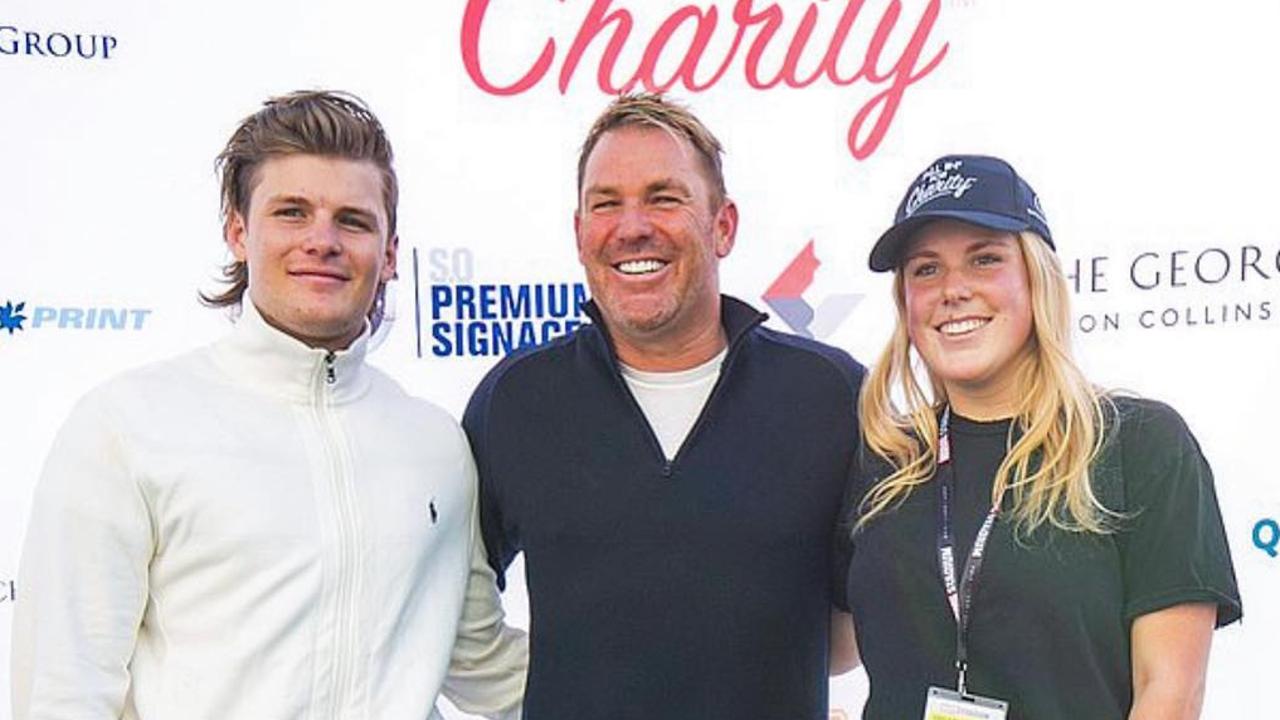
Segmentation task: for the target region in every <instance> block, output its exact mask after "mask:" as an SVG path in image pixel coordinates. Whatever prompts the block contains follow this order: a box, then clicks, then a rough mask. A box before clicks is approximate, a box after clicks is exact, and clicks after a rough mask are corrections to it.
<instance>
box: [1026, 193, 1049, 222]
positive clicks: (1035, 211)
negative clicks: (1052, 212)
mask: <svg viewBox="0 0 1280 720" xmlns="http://www.w3.org/2000/svg"><path fill="white" fill-rule="evenodd" d="M1027 213H1028V214H1030V215H1031V217H1034V218H1035V219H1037V220H1039V221H1040V222H1042V223H1044V224H1045V225H1048V224H1049V218H1047V217H1045V216H1044V208H1042V207H1040V196H1039V195H1032V196H1031V207H1029V208H1027Z"/></svg>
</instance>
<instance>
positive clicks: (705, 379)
mask: <svg viewBox="0 0 1280 720" xmlns="http://www.w3.org/2000/svg"><path fill="white" fill-rule="evenodd" d="M727 352H728V349H727V348H726V349H725V350H721V351H720V352H719V353H717V354H716V356H715V357H713V358H711V359H710V360H708V361H706V362H705V363H703V364H701V365H698V366H697V367H692V368H689V369H688V370H677V371H675V372H650V371H647V370H637V369H635V368H633V367H631V366H630V365H626V364H622V363H619V365H620V366H621V368H622V379H623V380H625V381H626V383H627V387H628V388H630V389H631V394H632V395H634V396H635V399H636V402H637V403H639V404H640V409H641V410H643V411H644V416H645V419H646V420H648V421H649V427H651V428H653V434H654V435H656V436H657V437H658V443H659V444H660V445H661V446H662V453H663V454H664V455H666V456H667V459H668V460H670V459H672V458H674V457H675V456H676V452H677V451H679V450H680V446H681V445H682V444H684V440H685V438H686V437H688V436H689V431H690V430H693V424H694V423H695V422H697V420H698V415H699V414H700V413H701V412H702V407H703V406H704V405H706V404H707V398H709V397H711V390H712V389H713V388H715V386H716V380H717V379H718V378H719V377H720V366H721V365H723V364H724V357H725V354H726V353H727Z"/></svg>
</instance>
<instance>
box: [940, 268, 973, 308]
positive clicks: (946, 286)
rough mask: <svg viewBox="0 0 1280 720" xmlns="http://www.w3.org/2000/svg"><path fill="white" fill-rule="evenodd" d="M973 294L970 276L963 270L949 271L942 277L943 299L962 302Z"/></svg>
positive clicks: (949, 302) (948, 301)
mask: <svg viewBox="0 0 1280 720" xmlns="http://www.w3.org/2000/svg"><path fill="white" fill-rule="evenodd" d="M972 296H973V289H972V288H971V287H970V284H969V278H968V277H967V276H966V275H965V273H963V272H948V273H946V274H944V275H943V278H942V300H943V301H944V302H946V303H948V304H954V303H960V302H964V301H965V300H968V299H969V298H971V297H972Z"/></svg>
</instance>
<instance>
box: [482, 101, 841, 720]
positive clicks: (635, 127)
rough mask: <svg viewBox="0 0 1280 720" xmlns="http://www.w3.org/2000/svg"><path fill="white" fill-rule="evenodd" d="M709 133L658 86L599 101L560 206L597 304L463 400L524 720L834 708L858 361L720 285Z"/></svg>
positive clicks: (723, 222)
mask: <svg viewBox="0 0 1280 720" xmlns="http://www.w3.org/2000/svg"><path fill="white" fill-rule="evenodd" d="M720 152H721V150H720V144H719V143H718V142H717V141H716V139H715V138H714V137H713V136H712V135H711V133H710V132H709V131H708V130H707V129H706V128H705V127H704V126H703V125H702V123H701V122H699V121H698V119H697V118H695V117H694V116H693V115H692V114H690V113H689V112H688V111H687V110H685V109H683V108H680V107H678V106H675V105H673V104H671V103H669V102H667V101H665V100H663V99H662V98H661V97H658V96H653V95H636V96H625V97H622V98H620V99H619V100H617V101H615V102H614V103H613V104H612V105H610V106H609V108H608V109H607V110H606V111H605V112H604V114H603V115H602V116H601V117H600V118H599V119H598V120H597V121H596V123H595V125H594V127H593V128H592V129H591V131H590V133H589V134H588V136H587V139H586V142H585V143H584V145H583V149H582V154H581V156H580V158H579V163H578V181H579V182H578V185H579V197H578V209H577V212H576V213H575V215H574V229H575V233H576V235H577V243H578V257H579V259H580V261H581V263H582V265H583V267H584V268H585V270H586V275H587V281H588V284H589V285H590V288H591V293H592V296H593V298H594V299H593V300H592V302H591V303H589V305H588V307H587V312H588V313H589V314H590V316H591V317H592V319H593V320H594V324H592V325H588V326H584V327H583V328H582V329H580V330H579V331H578V332H576V333H574V334H573V335H571V336H569V337H567V338H564V339H562V340H560V341H557V342H554V343H551V344H550V345H547V346H544V347H542V348H539V349H537V350H534V351H532V352H526V353H522V354H517V355H514V356H512V357H510V358H508V359H507V360H505V361H503V362H502V363H501V364H499V365H498V367H496V368H495V369H494V370H493V371H492V372H491V373H490V374H489V375H488V377H487V378H486V379H485V380H484V382H483V383H482V384H481V385H480V387H479V388H478V389H477V390H476V393H475V395H474V396H473V397H472V399H471V403H470V405H469V407H468V409H467V413H466V417H465V419H464V422H463V425H464V427H465V428H466V429H467V432H468V435H469V436H470V438H471V441H472V447H473V448H474V449H475V451H476V458H477V464H478V466H479V470H480V478H481V488H482V497H481V508H482V509H481V515H482V525H483V528H484V534H485V542H486V545H487V547H488V548H489V558H490V562H491V563H492V564H493V566H494V568H495V569H496V570H497V571H498V573H499V576H500V577H501V574H502V572H503V570H504V569H505V568H506V567H507V565H508V564H509V563H510V562H511V560H512V558H513V557H514V555H515V554H516V553H518V552H521V551H523V552H524V554H525V567H526V571H527V576H528V589H529V599H530V608H531V615H532V617H531V634H532V638H533V639H532V645H531V648H530V665H529V680H528V691H527V694H526V699H525V718H526V720H599V718H614V719H621V718H636V719H637V720H639V719H642V718H643V719H646V720H648V719H650V718H663V720H680V719H683V718H688V719H689V720H706V719H707V718H736V719H742V720H749V719H758V720H778V719H779V718H786V719H787V720H817V719H819V718H822V719H825V718H826V717H827V675H828V670H829V669H830V665H829V657H828V654H829V651H830V649H831V647H832V645H831V642H830V641H829V633H830V634H831V635H832V636H833V637H836V638H841V637H847V634H848V629H849V618H848V615H847V614H844V613H835V614H833V612H832V606H833V604H835V605H836V606H837V607H839V606H841V605H842V604H843V601H842V600H841V599H840V598H839V597H838V595H837V593H838V592H839V590H838V588H840V587H842V586H843V576H844V567H845V563H844V559H845V558H844V553H843V552H842V549H841V548H842V546H840V547H837V546H836V545H835V544H834V543H833V537H835V535H834V528H835V527H836V525H837V520H838V513H839V508H840V504H841V498H842V494H843V490H844V487H845V481H846V476H847V473H848V472H849V471H850V469H851V468H852V466H853V459H854V449H855V447H856V446H857V442H858V428H857V421H856V415H855V412H856V411H855V406H856V400H857V394H858V388H859V385H860V383H861V380H862V377H863V374H864V371H863V368H862V367H861V366H860V365H858V364H857V363H856V362H855V361H853V359H851V358H850V357H849V356H848V355H847V354H845V353H843V352H841V351H839V350H836V349H834V348H830V347H826V346H823V345H821V344H818V343H815V342H811V341H808V340H803V339H800V338H796V337H793V336H789V335H784V334H782V333H777V332H774V331H772V330H768V329H765V328H764V327H762V326H761V322H762V321H763V320H764V316H763V315H761V314H760V313H759V312H757V311H755V310H754V309H752V308H751V307H750V306H748V305H747V304H745V303H743V302H741V301H739V300H736V299H734V298H731V297H727V296H722V295H721V294H720V292H719V279H718V267H719V262H720V260H721V259H722V258H724V257H726V256H727V255H728V254H729V252H730V251H731V250H732V248H733V244H734V237H735V234H736V231H737V225H738V210H737V207H736V206H735V205H734V203H733V201H732V200H730V199H729V198H728V197H727V195H726V193H725V187H724V179H723V176H722V174H721V167H720Z"/></svg>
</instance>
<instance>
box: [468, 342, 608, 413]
mask: <svg viewBox="0 0 1280 720" xmlns="http://www.w3.org/2000/svg"><path fill="white" fill-rule="evenodd" d="M588 346H597V347H596V348H594V350H595V351H596V352H605V350H604V339H603V338H602V337H601V334H600V330H599V328H597V327H596V326H595V325H593V324H587V325H583V326H581V327H579V328H577V329H575V330H574V331H573V332H572V333H569V334H568V335H565V336H563V337H559V338H556V339H555V340H552V341H551V342H549V343H545V344H542V345H536V346H533V347H527V348H522V349H520V350H516V351H515V352H513V353H511V354H510V355H507V356H506V357H505V358H503V359H502V360H500V361H499V362H498V364H497V365H494V366H493V368H492V369H490V370H489V372H487V373H485V376H484V378H482V379H481V380H480V383H479V384H478V385H477V386H476V389H475V391H474V392H473V393H472V394H471V401H470V402H469V403H468V405H467V414H468V415H470V414H471V413H472V410H473V408H475V409H481V408H483V407H485V406H487V405H488V404H489V403H490V402H491V401H492V400H493V398H494V396H495V395H498V394H500V393H511V392H529V393H535V394H536V393H539V392H542V391H544V390H545V389H546V388H547V383H551V382H554V381H556V380H557V379H558V378H560V377H574V378H575V379H576V380H581V375H580V373H579V372H578V371H579V370H580V369H581V368H582V366H583V362H582V355H583V352H584V351H590V350H592V348H589V347H588Z"/></svg>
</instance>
